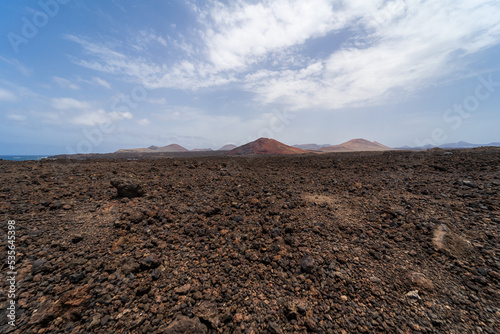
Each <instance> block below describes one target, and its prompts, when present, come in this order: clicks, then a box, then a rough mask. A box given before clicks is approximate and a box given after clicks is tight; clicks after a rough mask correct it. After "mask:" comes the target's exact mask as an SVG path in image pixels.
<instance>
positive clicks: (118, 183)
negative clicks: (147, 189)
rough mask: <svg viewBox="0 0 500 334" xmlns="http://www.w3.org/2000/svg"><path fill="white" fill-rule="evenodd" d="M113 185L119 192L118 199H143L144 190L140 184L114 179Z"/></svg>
mask: <svg viewBox="0 0 500 334" xmlns="http://www.w3.org/2000/svg"><path fill="white" fill-rule="evenodd" d="M110 183H111V185H112V186H113V187H115V188H116V190H117V191H118V197H127V198H134V197H141V196H143V195H144V190H143V189H142V186H141V185H140V183H139V182H137V181H135V180H131V179H114V180H111V182H110Z"/></svg>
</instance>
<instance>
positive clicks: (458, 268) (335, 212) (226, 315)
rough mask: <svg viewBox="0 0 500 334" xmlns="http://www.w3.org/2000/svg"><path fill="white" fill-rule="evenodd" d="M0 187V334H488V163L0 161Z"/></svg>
mask: <svg viewBox="0 0 500 334" xmlns="http://www.w3.org/2000/svg"><path fill="white" fill-rule="evenodd" d="M0 179H1V184H0V190H1V193H0V197H1V201H0V217H1V224H2V225H1V228H2V231H7V220H9V219H14V220H15V221H16V226H17V230H16V246H17V251H18V253H17V261H18V263H17V277H16V279H17V296H16V300H17V307H18V310H17V318H16V323H17V326H16V327H11V326H9V325H5V324H6V318H5V317H6V306H7V302H8V300H7V294H6V293H2V294H1V295H0V304H1V305H2V309H1V311H2V313H1V323H0V326H2V327H1V328H0V331H1V332H3V333H7V332H12V333H56V332H65V333H309V332H316V333H368V332H370V333H371V332H375V333H377V332H380V333H382V332H384V333H386V332H393V333H420V332H421V333H467V332H476V333H498V332H500V320H499V319H500V309H499V308H500V303H499V302H500V254H499V226H500V217H499V215H500V195H499V193H500V150H498V149H473V150H462V151H457V150H454V151H451V154H450V152H445V151H443V150H431V151H428V152H394V151H390V152H377V153H335V154H328V155H303V156H287V157H281V156H278V157H252V158H249V157H205V158H189V159H188V158H186V159H184V158H169V159H158V160H135V161H127V160H80V161H76V160H55V161H40V162H11V161H0ZM118 190H119V194H118ZM135 196H138V197H135ZM129 197H130V198H129ZM2 233H3V234H2V236H3V237H2V242H3V243H4V244H5V245H7V237H6V233H4V232H2ZM4 253H6V251H4ZM5 257H6V255H2V259H3V260H2V270H1V272H2V277H5V273H6V272H7V271H8V268H7V265H6V261H5ZM1 284H3V285H2V291H4V292H5V291H6V289H7V282H6V281H5V279H2V283H1Z"/></svg>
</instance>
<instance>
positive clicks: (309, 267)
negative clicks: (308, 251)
mask: <svg viewBox="0 0 500 334" xmlns="http://www.w3.org/2000/svg"><path fill="white" fill-rule="evenodd" d="M300 267H301V268H302V270H303V271H304V272H306V273H309V274H310V273H311V272H312V271H313V270H314V267H315V263H314V259H313V258H312V257H310V256H306V257H304V258H303V259H302V261H300Z"/></svg>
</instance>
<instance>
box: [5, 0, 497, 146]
mask: <svg viewBox="0 0 500 334" xmlns="http://www.w3.org/2000/svg"><path fill="white" fill-rule="evenodd" d="M0 32H1V34H0V36H1V39H0V154H56V153H75V152H82V153H89V152H112V151H115V150H117V149H120V148H132V147H146V146H150V145H158V146H163V145H168V144H171V143H178V144H180V145H183V146H185V147H187V148H189V149H193V148H208V147H210V148H214V149H216V148H219V147H221V146H223V145H225V144H227V143H233V144H237V145H240V144H244V143H246V142H248V141H251V140H254V139H256V138H258V137H272V138H275V139H277V140H280V141H282V142H284V143H287V144H290V145H294V144H304V143H318V144H326V143H329V144H339V143H341V142H344V141H347V140H349V139H352V138H366V139H369V140H376V141H379V142H381V143H383V144H386V145H389V146H392V147H396V146H403V145H409V146H417V145H420V144H436V145H439V144H443V143H446V142H456V141H460V140H464V141H468V142H473V143H489V142H493V141H500V131H499V125H500V57H499V55H500V3H499V2H498V1H497V0H493V1H486V0H470V1H465V0H464V1H452V0H442V1H424V0H408V1H400V0H393V1H381V0H380V1H377V0H373V1H359V0H351V1H338V0H309V1H302V0H274V1H255V0H252V1H250V0H249V1H246V0H237V1H214V0H208V1H190V0H186V1H181V0H179V1H160V0H148V1H141V2H139V1H132V0H125V1H118V0H114V1H112V0H105V1H81V0H42V1H22V2H21V1H14V0H5V1H2V2H0Z"/></svg>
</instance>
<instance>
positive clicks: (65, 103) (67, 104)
mask: <svg viewBox="0 0 500 334" xmlns="http://www.w3.org/2000/svg"><path fill="white" fill-rule="evenodd" d="M51 102H52V107H54V108H56V109H59V110H69V109H80V110H82V109H89V108H90V107H91V105H90V103H88V102H84V101H78V100H75V99H72V98H69V97H62V98H53V99H52V100H51Z"/></svg>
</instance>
